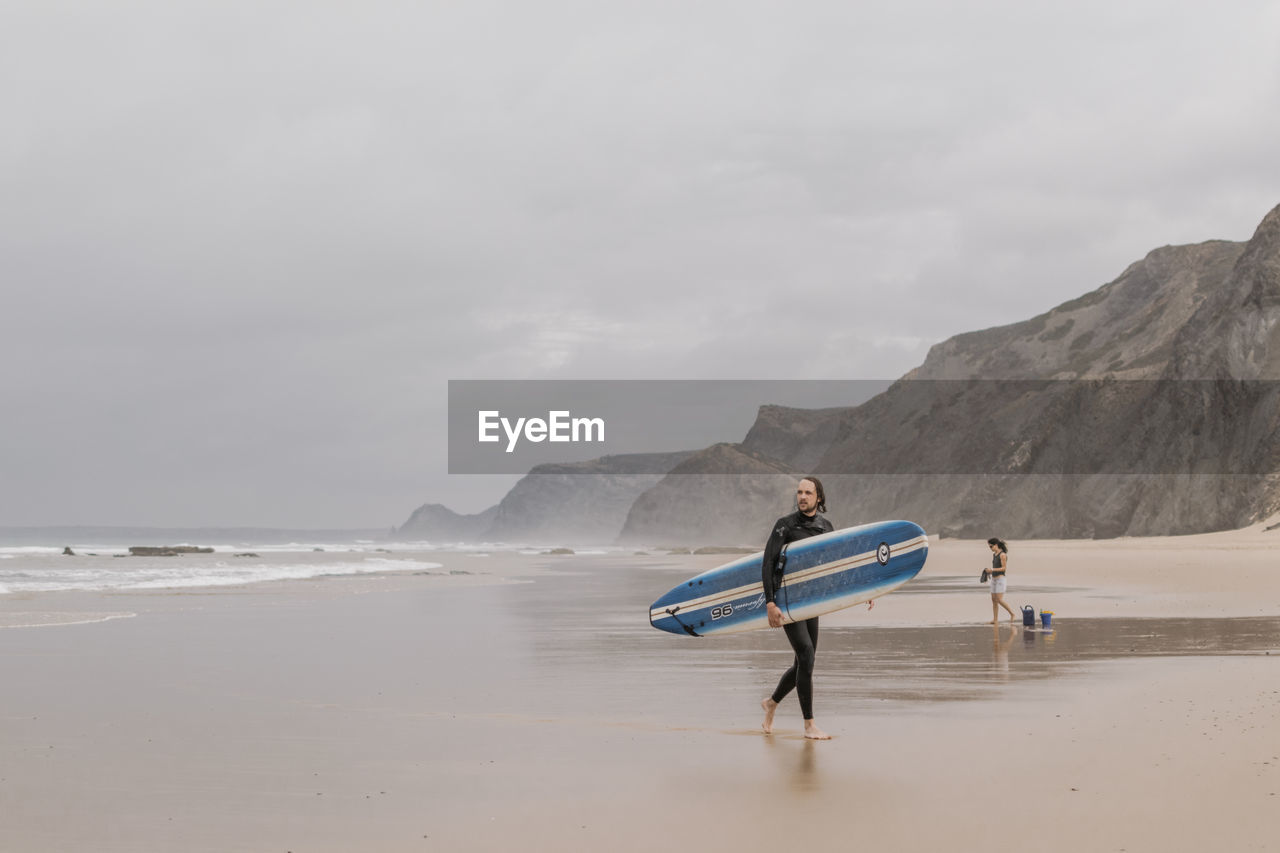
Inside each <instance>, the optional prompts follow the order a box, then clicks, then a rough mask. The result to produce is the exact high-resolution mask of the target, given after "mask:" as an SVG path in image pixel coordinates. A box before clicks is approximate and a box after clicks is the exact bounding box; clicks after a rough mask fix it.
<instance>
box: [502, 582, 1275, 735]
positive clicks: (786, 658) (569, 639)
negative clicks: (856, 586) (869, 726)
mask: <svg viewBox="0 0 1280 853" xmlns="http://www.w3.org/2000/svg"><path fill="white" fill-rule="evenodd" d="M570 583H572V594H570V593H569V590H568V588H567V587H568V585H569V584H570ZM662 583H663V582H662V581H657V582H655V580H654V576H653V575H652V574H642V575H639V576H636V575H631V574H627V573H612V572H602V571H599V570H594V569H590V568H588V567H585V566H584V567H583V570H582V571H580V572H575V573H573V574H572V575H570V574H565V575H562V576H554V577H543V578H541V579H540V580H539V582H538V583H535V584H529V585H524V586H508V587H502V588H500V589H499V590H498V592H497V594H498V595H499V596H501V598H502V599H503V600H504V602H505V604H506V608H505V609H506V610H507V612H508V613H509V614H510V615H511V616H512V617H513V618H514V619H515V621H516V623H517V625H514V626H512V627H513V628H514V629H515V633H516V634H518V635H520V639H521V641H522V646H523V651H524V652H525V654H527V655H528V657H527V658H526V659H525V660H524V664H526V665H527V666H528V669H527V670H526V674H529V675H531V676H533V677H537V678H540V679H545V678H556V677H563V676H566V675H570V678H571V680H576V679H577V678H579V677H583V676H586V677H588V678H589V679H591V680H592V681H593V683H594V687H593V689H592V691H591V692H592V695H593V702H594V703H598V702H599V701H600V700H601V699H603V698H604V697H608V696H613V695H616V696H631V691H629V690H617V691H615V690H612V689H603V688H606V687H609V686H611V685H613V684H614V683H616V682H618V681H619V680H625V681H626V682H628V683H629V684H633V685H649V686H651V687H659V688H660V689H661V690H662V691H663V693H664V694H667V695H670V696H678V697H680V698H679V701H680V702H681V703H682V704H686V705H694V704H697V703H698V702H699V697H700V696H703V695H705V694H706V693H707V692H708V691H709V690H711V689H713V688H715V687H717V686H728V685H731V684H733V685H739V684H741V681H742V678H743V673H749V674H751V676H752V677H754V678H755V680H756V681H758V683H759V686H760V688H761V689H762V691H764V692H767V689H768V688H771V687H772V686H773V684H774V683H775V682H776V679H777V676H778V674H779V673H781V672H782V671H783V670H784V669H786V667H787V666H788V665H789V663H790V660H791V657H792V653H791V650H790V648H789V646H788V645H787V644H786V642H785V640H784V639H783V638H782V637H781V635H780V633H779V632H770V631H752V632H747V633H743V634H732V635H728V636H723V637H714V638H706V639H692V638H688V637H676V636H673V635H667V634H663V633H660V632H657V631H654V630H653V629H652V628H651V627H650V626H649V625H648V624H647V622H645V621H644V618H643V616H640V617H637V613H640V614H643V613H644V606H643V605H641V606H639V607H637V606H636V602H637V601H640V602H646V596H647V595H649V593H650V592H651V591H652V589H653V588H655V587H660V586H662ZM908 588H909V587H908ZM904 589H906V588H904ZM895 594H897V593H895ZM646 603H647V602H646ZM1267 653H1280V618H1277V617H1255V618H1205V619H1193V618H1160V619H1152V618H1147V619H1129V618H1106V619H1102V618H1079V619H1073V618H1070V617H1060V618H1059V620H1057V621H1055V623H1054V628H1053V630H1044V629H1042V628H1025V627H1023V626H1021V625H1009V624H1008V623H1002V624H1001V625H999V626H995V627H994V628H993V626H989V625H983V624H961V625H932V626H931V625H921V626H892V627H886V626H880V625H875V624H873V623H868V624H865V625H859V626H857V627H845V626H831V627H827V626H826V625H824V626H823V628H822V632H821V635H820V638H819V643H818V669H817V674H816V678H817V679H818V682H817V685H818V686H817V689H818V691H819V692H820V696H821V697H822V700H823V702H824V703H825V702H826V701H827V700H831V701H832V702H833V703H834V702H835V701H836V700H838V701H839V702H840V703H841V706H842V707H847V708H853V709H856V708H858V707H860V706H866V705H870V704H873V703H882V702H885V701H891V702H908V703H910V702H939V701H957V700H970V699H984V698H992V697H993V696H994V695H995V694H996V693H997V692H998V691H999V690H1002V689H1004V688H1005V687H1006V686H1007V685H1010V684H1016V683H1019V682H1026V681H1038V680H1045V679H1050V678H1055V677H1071V676H1074V675H1077V674H1079V673H1080V672H1081V671H1082V669H1084V668H1086V667H1088V666H1091V665H1093V664H1094V663H1096V662H1099V661H1106V660H1116V659H1123V658H1132V657H1159V656H1185V655H1240V654H1267ZM567 686H568V682H567V681H566V687H567ZM619 686H621V685H619ZM761 695H763V692H762V694H761ZM627 701H631V700H627ZM619 711H620V712H621V711H622V709H621V708H619ZM781 713H782V712H780V714H781ZM779 719H782V717H781V716H780V717H779ZM784 728H785V726H784Z"/></svg>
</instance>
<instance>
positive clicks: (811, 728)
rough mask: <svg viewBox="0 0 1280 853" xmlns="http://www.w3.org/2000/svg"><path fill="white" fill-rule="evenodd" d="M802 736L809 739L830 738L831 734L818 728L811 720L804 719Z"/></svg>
mask: <svg viewBox="0 0 1280 853" xmlns="http://www.w3.org/2000/svg"><path fill="white" fill-rule="evenodd" d="M804 736H805V737H807V738H809V739H810V740H831V735H829V734H827V733H826V732H824V731H823V730H822V729H820V728H818V724H817V723H815V722H814V721H813V720H805V721H804Z"/></svg>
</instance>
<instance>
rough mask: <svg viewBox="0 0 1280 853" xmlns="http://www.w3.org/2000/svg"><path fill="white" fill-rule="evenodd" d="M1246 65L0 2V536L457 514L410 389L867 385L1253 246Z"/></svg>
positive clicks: (1214, 49)
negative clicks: (752, 382) (1066, 306)
mask: <svg viewBox="0 0 1280 853" xmlns="http://www.w3.org/2000/svg"><path fill="white" fill-rule="evenodd" d="M1277 45H1280V3H1278V2H1276V0H1267V2H1224V3H1219V4H1215V5H1213V6H1212V7H1209V6H1206V5H1205V4H1203V3H1199V2H1182V0H1174V2H1170V0H1159V2H1155V0H1150V2H1148V1H1147V0H1143V2H1123V3H1116V2H1115V0H1106V1H1105V2H1101V0H1083V2H1075V3H1057V4H1053V5H1052V6H1050V5H1049V4H1044V3H1036V2H1027V0H1008V1H1007V2H963V3H956V2H951V0H905V2H904V0H892V2H888V0H886V2H873V3H867V2H861V3H849V2H835V1H834V0H833V2H815V0H799V1H797V0H786V2H776V3H775V2H744V0H734V2H709V3H687V2H679V3H671V2H655V0H646V2H643V3H640V2H630V0H627V2H603V3H602V2H587V0H583V1H582V2H562V0H528V1H523V2H519V1H518V0H504V2H485V0H466V2H419V3H408V2H379V0H373V2H362V3H351V2H341V3H335V2H307V3H301V2H297V3H285V2H274V0H265V1H264V0H254V2H252V3H245V2H228V1H227V0H219V2H216V3H214V2H206V0H192V2H172V0H165V2H159V0H137V2H126V0H120V1H119V2H112V3H89V2H83V3H75V2H50V0H40V2H22V0H6V2H3V3H2V4H0V98H2V103H0V108H2V110H3V111H2V113H0V122H2V126H3V129H4V130H3V133H0V163H2V164H3V169H2V171H0V287H2V288H3V302H2V306H3V311H2V314H0V317H2V318H3V334H2V335H0V427H2V428H3V434H2V435H0V439H2V441H0V526H3V525H57V524H109V525H159V526H179V525H191V526H196V525H206V526H207V525H259V526H279V527H308V528H318V527H354V526H359V527H390V526H392V525H397V524H400V523H402V522H403V521H404V520H405V519H406V518H407V517H408V515H409V513H410V512H411V511H412V510H413V509H414V508H415V507H416V506H418V505H419V504H421V503H424V502H428V501H439V502H443V503H446V504H448V505H450V506H453V507H454V508H455V509H459V510H464V511H477V510H479V509H482V508H484V507H485V506H487V505H489V504H491V503H494V502H496V501H497V500H498V499H499V498H500V497H501V495H502V494H503V492H504V491H505V487H506V486H507V485H509V483H510V482H511V481H512V478H510V477H465V476H457V475H455V476H448V475H447V474H446V473H445V472H446V470H447V463H446V443H445V411H446V409H445V403H446V391H447V386H446V382H447V380H449V379H521V378H591V379H609V378H658V379H664V378H702V379H721V378H750V379H790V378H885V377H888V378H893V377H896V376H898V375H900V374H902V373H904V372H905V371H907V370H909V369H910V368H912V367H914V366H915V365H917V364H919V363H920V362H921V360H922V359H923V358H924V356H925V354H926V352H927V351H928V348H929V346H931V345H932V344H934V343H937V342H939V341H941V340H943V339H945V338H947V337H949V336H951V335H953V334H957V333H960V332H965V331H973V330H977V329H982V328H987V327H990V326H995V325H1001V324H1004V323H1010V322H1015V321H1018V320H1022V319H1026V318H1028V317H1031V316H1033V315H1035V314H1038V313H1040V312H1043V311H1045V310H1047V309H1049V308H1051V307H1053V306H1054V305H1056V304H1058V303H1061V302H1063V301H1066V300H1068V299H1071V298H1074V297H1076V296H1079V295H1081V294H1082V293H1085V292H1087V291H1090V290H1093V289H1095V288H1097V287H1099V286H1100V285H1102V284H1104V283H1106V282H1108V281H1110V280H1112V279H1114V278H1116V277H1117V276H1118V275H1119V274H1120V273H1121V272H1122V271H1123V270H1124V268H1125V267H1126V266H1127V265H1128V264H1129V263H1131V262H1133V261H1135V260H1138V259H1140V258H1141V257H1142V256H1143V255H1145V254H1146V253H1147V252H1148V251H1149V250H1151V249H1153V248H1156V247H1158V246H1161V245H1166V244H1171V243H1173V244H1176V243H1190V242H1200V241H1203V240H1207V239H1214V238H1221V239H1231V240H1245V239H1248V238H1249V236H1250V235H1251V234H1252V233H1253V229H1254V227H1255V226H1256V225H1257V223H1258V222H1259V221H1260V220H1261V218H1262V217H1263V216H1264V215H1265V214H1266V213H1267V211H1268V210H1270V209H1271V208H1272V207H1273V206H1275V205H1276V204H1277V203H1280V166H1278V162H1280V161H1277V157H1276V152H1277V150H1280V108H1278V107H1280V50H1277ZM761 402H768V401H761ZM748 426H749V423H744V424H743V425H742V431H743V432H744V433H745V430H746V429H747V427H748ZM741 437H742V436H741V435H740V434H739V435H730V436H725V438H726V439H727V440H737V439H740V438H741Z"/></svg>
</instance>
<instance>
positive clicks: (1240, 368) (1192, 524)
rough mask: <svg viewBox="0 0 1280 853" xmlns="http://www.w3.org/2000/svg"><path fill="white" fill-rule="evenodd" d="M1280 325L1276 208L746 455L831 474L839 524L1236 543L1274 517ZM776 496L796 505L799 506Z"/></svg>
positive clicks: (747, 511)
mask: <svg viewBox="0 0 1280 853" xmlns="http://www.w3.org/2000/svg"><path fill="white" fill-rule="evenodd" d="M1278 320H1280V208H1277V209H1276V210H1273V211H1272V212H1271V213H1269V214H1268V215H1267V217H1266V218H1265V219H1264V220H1263V222H1262V224H1261V225H1260V226H1259V227H1258V229H1257V232H1256V233H1255V235H1254V237H1253V238H1252V239H1251V240H1250V241H1248V242H1247V243H1232V242H1226V241H1211V242H1206V243H1200V244H1196V245H1191V246H1167V247H1164V248H1161V249H1156V250H1155V251H1153V252H1151V253H1150V254H1148V255H1147V257H1146V258H1144V259H1143V260H1141V261H1139V262H1137V263H1135V264H1133V265H1131V266H1130V267H1129V268H1128V269H1126V270H1125V271H1124V273H1123V274H1122V275H1121V276H1120V277H1119V278H1117V279H1116V280H1115V281H1113V282H1111V283H1109V284H1107V285H1104V286H1103V287H1101V288H1099V289H1098V290H1096V291H1094V292H1092V293H1089V294H1086V295H1085V296H1083V297H1080V298H1079V299H1075V300H1072V301H1071V302H1068V303H1065V304H1063V305H1060V306H1058V307H1057V308H1055V309H1053V310H1052V311H1049V312H1047V313H1046V314H1043V315H1041V316H1039V317H1035V318H1033V319H1031V320H1027V321H1025V322H1021V323H1015V324H1012V325H1009V326H1003V327H999V328H995V329H987V330H984V331H981V332H973V333H969V334H964V335H959V336H957V337H955V338H952V339H950V340H947V341H944V342H942V343H940V344H938V345H937V346H935V347H934V348H933V349H932V350H931V351H930V352H929V355H928V357H927V358H926V359H925V361H924V363H923V364H922V365H921V366H920V367H919V368H917V369H915V370H913V371H911V372H910V373H908V374H907V375H906V376H905V377H903V379H902V380H901V381H899V382H898V383H896V384H895V385H893V386H892V387H891V388H890V389H889V390H888V391H886V392H885V393H883V394H881V395H879V396H878V397H876V398H874V399H872V400H870V401H868V402H867V403H864V404H862V405H861V406H857V407H851V408H848V409H827V410H822V411H803V410H790V409H784V408H781V407H776V406H763V407H761V410H760V413H759V416H758V417H757V420H756V423H755V425H754V426H753V427H752V428H751V430H750V432H749V433H748V435H747V438H746V439H745V440H744V441H743V443H742V444H741V445H740V446H738V449H739V450H740V451H741V452H743V453H748V454H755V455H756V456H757V458H760V459H761V460H769V461H771V462H772V463H773V464H775V465H776V466H778V467H779V469H785V470H788V471H790V472H791V473H792V475H799V474H800V473H804V472H814V473H817V474H819V475H820V476H822V477H823V480H824V483H825V484H826V486H827V492H828V497H829V501H828V503H829V504H830V507H831V515H832V517H833V520H834V521H836V522H837V523H843V524H853V523H857V522H859V521H868V520H873V519H881V518H910V519H912V520H915V521H917V522H919V523H921V524H923V525H924V526H925V528H926V529H928V530H930V531H931V532H939V533H944V534H952V535H964V536H988V535H992V534H1000V535H1004V536H1018V537H1113V536H1122V535H1160V534H1176V533H1192V532H1201V531H1206V530H1219V529H1225V528H1232V527H1240V526H1244V525H1247V524H1250V523H1253V522H1255V521H1257V520H1259V519H1262V518H1266V517H1268V516H1270V515H1272V514H1274V513H1275V512H1276V511H1278V510H1280V481H1278V479H1277V476H1276V475H1275V474H1274V473H1273V472H1276V471H1277V470H1280V398H1278V397H1277V394H1276V388H1275V386H1277V385H1280V382H1276V383H1273V382H1271V381H1267V380H1276V379H1280V341H1278V340H1277V335H1280V323H1278V322H1277V321H1278ZM1240 380H1247V381H1240ZM771 487H772V488H776V489H777V497H776V498H775V501H774V503H773V504H772V507H773V508H774V509H776V508H777V507H778V506H779V505H782V506H785V501H786V500H787V496H789V493H790V490H789V489H783V488H782V487H781V486H780V485H774V486H771ZM684 490H685V491H686V492H689V493H693V492H694V490H693V489H691V488H690V487H689V486H688V485H686V486H685V489H684ZM728 491H729V490H727V489H724V488H721V489H720V494H719V495H718V500H719V501H720V502H721V504H722V505H725V506H728V505H730V504H731V501H732V500H733V499H732V497H731V495H730V494H728ZM671 492H672V494H673V498H672V500H673V501H675V502H674V503H673V504H672V505H671V506H670V507H669V508H668V514H669V515H670V516H671V519H672V522H671V523H672V524H675V523H678V519H679V518H680V517H681V516H682V513H683V506H684V505H683V504H680V503H679V502H678V501H679V497H678V495H676V494H675V492H676V490H674V489H672V490H671ZM760 502H761V501H760V500H758V499H756V498H754V497H752V498H747V497H744V498H742V499H741V501H740V503H739V506H740V507H741V518H742V521H741V523H740V524H739V526H738V528H737V530H736V531H730V530H727V529H723V528H726V527H729V526H730V525H728V523H725V524H722V525H721V528H722V530H721V531H720V535H721V538H727V537H728V536H729V535H730V533H731V532H733V533H736V534H737V536H738V538H739V539H741V540H743V541H755V539H758V538H759V535H760V534H759V533H758V528H759V529H763V528H760V517H763V516H764V515H769V512H767V511H764V510H763V509H761V508H758V507H757V503H760ZM773 514H774V515H776V514H777V513H776V512H774V513H773ZM748 519H749V520H748ZM764 523H765V524H766V525H767V523H768V520H766V521H765V522H764Z"/></svg>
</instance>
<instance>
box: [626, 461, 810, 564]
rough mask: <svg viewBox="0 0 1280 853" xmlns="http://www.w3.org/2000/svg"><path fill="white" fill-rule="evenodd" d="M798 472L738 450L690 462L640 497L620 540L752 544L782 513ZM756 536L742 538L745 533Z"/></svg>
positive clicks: (698, 543)
mask: <svg viewBox="0 0 1280 853" xmlns="http://www.w3.org/2000/svg"><path fill="white" fill-rule="evenodd" d="M800 476H802V475H801V472H800V470H799V469H797V468H794V467H791V466H789V465H787V464H785V463H782V462H779V461H777V460H775V459H770V458H769V457H768V456H766V455H764V454H761V453H757V452H754V451H751V450H748V449H746V448H745V447H743V446H742V445H736V444H715V445H712V446H711V447H708V448H707V449H706V450H703V451H701V452H699V453H696V454H694V455H692V456H690V457H689V458H688V459H686V460H685V461H683V462H681V463H680V464H679V465H677V466H676V467H675V468H673V469H672V470H671V472H670V473H669V474H667V475H666V476H665V477H662V478H660V480H659V482H657V483H655V484H654V485H653V486H652V487H651V488H649V489H648V490H646V491H645V492H644V493H643V494H641V495H640V496H638V497H637V498H636V500H635V502H634V503H633V504H632V506H631V509H630V512H629V513H627V516H626V523H625V525H623V527H622V528H621V534H619V536H618V538H619V540H620V541H622V542H626V543H648V544H656V545H735V544H751V543H752V542H753V541H754V540H755V539H757V538H759V531H760V530H767V529H768V527H769V524H770V522H772V521H773V520H774V519H775V518H777V517H778V516H779V515H781V514H783V513H782V512H779V510H778V507H779V506H780V505H781V506H782V507H783V508H784V510H785V506H786V501H787V500H788V499H789V496H790V495H791V493H792V491H793V490H794V489H795V484H796V480H797V478H798V477H800ZM748 529H749V530H752V531H755V532H754V534H746V535H744V530H748Z"/></svg>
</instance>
